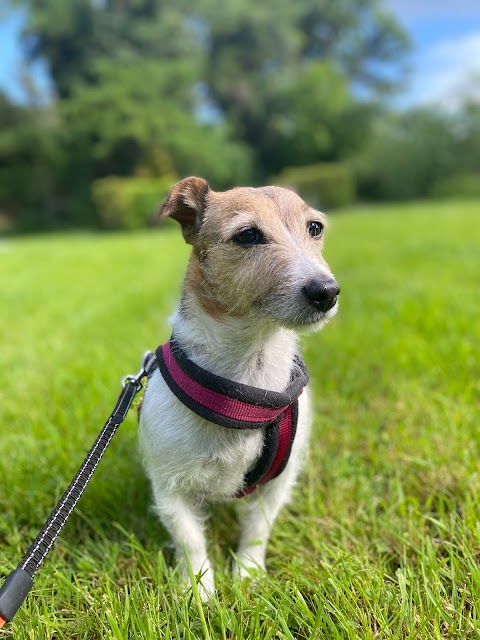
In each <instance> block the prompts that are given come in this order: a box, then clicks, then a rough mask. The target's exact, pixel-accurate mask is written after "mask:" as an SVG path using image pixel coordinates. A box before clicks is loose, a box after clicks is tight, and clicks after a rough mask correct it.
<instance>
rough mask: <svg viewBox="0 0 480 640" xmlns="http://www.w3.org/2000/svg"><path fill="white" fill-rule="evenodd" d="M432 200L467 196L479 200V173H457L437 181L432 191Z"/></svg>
mask: <svg viewBox="0 0 480 640" xmlns="http://www.w3.org/2000/svg"><path fill="white" fill-rule="evenodd" d="M432 196H433V197H434V198H457V197H458V196H467V197H472V198H480V173H458V174H456V175H455V174H454V175H451V176H448V177H446V178H443V180H437V182H436V183H435V184H434V186H433V189H432Z"/></svg>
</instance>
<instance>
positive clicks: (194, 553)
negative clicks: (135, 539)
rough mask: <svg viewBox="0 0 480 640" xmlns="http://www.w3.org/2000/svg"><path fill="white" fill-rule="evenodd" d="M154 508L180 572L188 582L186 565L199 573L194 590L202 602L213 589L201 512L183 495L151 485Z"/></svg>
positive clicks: (196, 573)
mask: <svg viewBox="0 0 480 640" xmlns="http://www.w3.org/2000/svg"><path fill="white" fill-rule="evenodd" d="M154 498H155V511H156V513H157V514H158V516H159V517H160V520H161V521H162V523H163V525H164V526H165V528H166V529H167V531H168V532H169V533H170V535H171V537H172V540H173V543H174V545H175V553H176V556H177V559H178V560H179V562H180V567H181V570H182V574H183V576H184V578H185V580H186V581H188V576H189V567H188V565H189V564H190V567H191V569H192V571H193V574H194V575H195V576H200V580H199V584H198V590H199V593H200V597H201V598H202V600H203V601H206V600H208V599H209V597H210V596H211V595H213V593H214V591H215V583H214V577H213V569H212V567H211V565H210V561H209V559H208V555H207V545H206V540H205V520H206V518H205V515H204V514H203V512H202V509H201V507H200V506H199V505H196V504H194V503H192V502H191V501H190V500H188V499H187V497H186V496H184V495H182V494H178V493H167V492H165V491H164V490H162V489H159V488H155V487H154Z"/></svg>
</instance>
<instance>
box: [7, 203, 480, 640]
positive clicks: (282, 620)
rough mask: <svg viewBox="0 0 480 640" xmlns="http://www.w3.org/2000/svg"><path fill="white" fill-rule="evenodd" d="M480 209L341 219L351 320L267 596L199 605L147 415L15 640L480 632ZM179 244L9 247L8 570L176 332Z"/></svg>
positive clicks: (134, 240)
mask: <svg viewBox="0 0 480 640" xmlns="http://www.w3.org/2000/svg"><path fill="white" fill-rule="evenodd" d="M479 215H480V206H479V205H478V204H477V203H473V202H471V203H469V202H451V203H442V204H438V203H428V202H425V203H419V204H410V205H395V206H394V205H392V206H388V207H375V208H372V209H370V208H360V209H355V210H351V211H349V212H345V213H343V214H342V215H338V216H336V217H332V220H331V228H330V230H329V233H328V236H327V241H326V243H327V244H326V255H327V258H328V260H329V262H330V264H331V266H332V268H333V270H334V272H335V274H336V276H337V278H338V280H339V281H340V283H341V286H342V296H341V298H342V299H341V309H340V312H339V314H338V316H337V317H336V319H335V320H334V321H333V322H332V323H331V324H329V325H328V326H327V327H326V328H325V330H324V331H323V332H322V333H320V334H317V335H315V336H310V337H308V338H305V339H304V340H303V350H304V355H305V358H306V361H307V363H308V365H309V369H310V372H311V377H312V384H313V386H314V388H315V403H316V405H315V409H316V411H315V416H316V418H315V425H314V434H313V438H312V447H311V454H310V459H309V462H308V465H307V468H306V471H305V473H304V475H303V477H302V480H301V482H300V483H299V485H298V487H297V489H296V491H295V499H294V501H293V502H292V503H291V505H290V506H289V507H288V508H287V509H285V510H284V511H283V512H282V514H281V516H280V518H279V520H278V522H277V524H276V526H275V529H274V533H273V537H272V540H271V543H270V545H269V551H268V566H269V575H268V577H266V578H265V579H264V580H262V581H261V582H260V583H258V584H257V585H248V584H244V583H239V582H236V581H235V580H233V579H232V576H231V574H230V571H229V560H228V557H229V552H230V550H231V549H232V548H234V544H235V539H236V527H235V524H234V521H233V516H232V512H231V510H230V509H229V508H219V509H217V510H216V513H215V516H214V518H213V521H212V527H211V533H210V544H211V550H212V557H213V560H214V563H215V565H216V567H217V586H218V598H217V599H215V600H214V601H213V602H211V603H210V604H209V605H203V606H202V605H200V604H199V603H198V601H197V599H196V598H195V594H187V595H185V594H184V593H183V592H182V587H181V582H180V580H179V576H178V574H177V572H176V570H175V568H174V567H175V565H174V563H173V561H172V552H171V549H170V546H169V543H168V539H167V537H166V535H165V533H164V531H163V530H162V528H161V526H160V525H159V523H158V522H157V520H156V518H155V517H154V515H153V514H152V513H151V511H150V510H149V504H150V496H149V487H148V485H147V482H146V480H145V478H144V475H143V471H142V468H141V465H140V460H139V455H138V453H137V446H136V419H135V415H134V414H135V412H133V411H132V412H131V415H130V416H129V418H128V419H127V421H126V422H125V423H124V424H123V425H122V427H121V429H120V431H119V433H118V434H117V435H116V436H115V439H114V440H113V442H112V444H111V445H110V449H109V451H108V452H107V454H106V456H105V459H104V460H103V461H102V463H101V465H100V467H99V469H98V471H97V473H96V475H95V477H94V479H93V480H92V482H91V484H90V486H89V488H88V489H87V491H86V493H85V495H84V497H83V498H82V500H81V501H80V504H79V507H78V509H77V511H76V512H75V515H74V516H73V517H72V518H71V521H70V522H69V523H68V524H67V526H66V528H65V530H64V532H63V534H62V536H61V538H60V539H59V541H58V543H57V545H56V546H55V549H54V551H53V552H52V554H51V555H50V556H49V558H48V560H47V562H46V564H45V566H44V567H43V569H41V571H40V572H39V574H38V576H37V579H36V581H35V586H34V589H33V590H32V592H31V593H30V595H29V597H28V599H27V601H26V603H25V604H24V606H23V607H22V608H21V609H20V610H19V612H18V613H17V615H16V617H15V620H14V621H13V623H11V624H10V625H8V626H5V627H4V628H3V630H2V631H0V639H2V640H3V638H12V637H15V638H16V640H23V639H33V640H43V639H52V640H53V639H55V640H60V639H68V640H77V639H78V640H80V639H81V640H90V639H91V640H93V639H96V638H102V639H108V640H110V639H112V640H124V639H128V638H134V639H135V640H136V639H143V638H145V639H150V638H166V639H168V638H175V639H179V638H186V639H193V638H201V639H202V638H204V639H208V638H210V639H211V640H213V639H217V638H219V639H225V640H227V639H233V638H235V639H239V640H242V639H245V640H246V639H250V638H259V639H262V640H264V639H270V638H275V639H278V638H282V639H293V638H295V639H297V638H298V639H304V638H305V639H306V638H315V639H316V638H318V639H320V638H325V639H328V640H330V639H336V638H338V639H340V638H341V639H344V638H347V639H352V640H354V639H363V638H365V639H374V638H375V639H376V638H379V639H380V638H381V639H387V638H411V639H416V640H418V639H429V638H434V639H437V638H460V639H466V638H468V639H470V638H480V564H479V559H480V523H479V520H480V518H479V516H480V504H479V489H480V475H479V462H478V461H479V453H480V452H479V449H480V432H479V425H478V415H479V408H480V375H479V373H480V372H479V369H480V365H479V363H480V346H479V345H480V322H479V319H478V300H479V288H478V287H479V282H480V280H479V277H480V262H479V258H480V253H479V246H480V217H479ZM187 256H188V248H187V247H186V246H184V245H183V243H182V241H181V238H180V234H177V233H175V232H172V231H166V232H164V233H153V232H144V233H143V232H142V233H138V234H131V235H122V234H119V235H91V236H90V235H61V236H51V237H40V238H30V239H25V238H22V239H10V240H5V241H3V242H1V243H0V279H1V281H2V286H1V288H0V300H1V302H0V305H1V316H2V327H3V331H2V335H1V338H0V340H1V348H0V425H1V426H0V448H1V451H2V457H1V459H0V486H1V487H2V491H1V493H0V514H1V515H0V574H3V575H5V574H6V573H7V572H9V571H10V570H11V569H13V568H14V566H15V565H16V564H17V562H18V561H19V559H20V557H21V556H22V555H23V552H24V551H25V548H26V546H27V545H28V544H29V543H30V541H31V540H32V539H33V538H34V537H35V535H36V534H37V532H38V530H39V528H40V527H41V526H42V524H43V522H44V520H45V518H46V516H47V515H48V514H49V513H50V511H51V509H52V507H53V506H54V504H55V503H56V500H57V499H58V498H59V497H60V495H61V494H62V493H63V491H64V489H65V488H66V486H67V485H68V483H69V482H70V480H71V478H72V477H73V474H74V473H75V471H76V469H77V467H78V466H79V464H80V462H81V461H82V459H83V456H84V454H85V453H86V451H87V450H88V448H89V447H90V445H91V443H92V442H93V440H94V439H95V437H96V435H97V433H98V431H99V430H100V427H101V426H102V425H103V422H104V421H105V419H106V417H107V416H108V414H109V412H110V411H111V408H112V406H113V403H114V401H115V399H116V397H117V394H118V391H119V379H120V378H121V377H122V376H123V375H125V374H127V373H131V372H134V371H136V370H137V368H138V364H139V359H140V356H141V354H142V353H143V351H144V350H145V349H147V348H153V347H156V346H157V345H158V344H160V343H161V342H162V341H164V340H165V339H167V338H168V335H169V331H168V325H167V320H166V319H167V318H168V314H169V313H170V312H171V311H172V310H173V308H174V305H175V301H176V299H177V297H178V294H179V287H180V283H181V279H182V274H183V270H184V267H185V263H186V259H187Z"/></svg>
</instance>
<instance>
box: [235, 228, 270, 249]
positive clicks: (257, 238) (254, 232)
mask: <svg viewBox="0 0 480 640" xmlns="http://www.w3.org/2000/svg"><path fill="white" fill-rule="evenodd" d="M233 239H234V240H235V242H236V243H237V244H242V245H248V244H261V243H262V242H265V238H264V236H263V234H262V232H261V231H259V230H258V229H257V228H256V227H251V228H250V229H242V230H241V231H239V232H238V233H237V234H236V235H235V236H233Z"/></svg>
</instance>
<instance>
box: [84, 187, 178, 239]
mask: <svg viewBox="0 0 480 640" xmlns="http://www.w3.org/2000/svg"><path fill="white" fill-rule="evenodd" d="M174 182H175V178H173V177H171V178H168V177H164V178H148V177H136V176H134V177H132V178H119V177H117V176H108V177H107V178H100V179H99V180H95V181H94V182H93V184H92V198H93V202H94V205H95V207H96V209H97V212H98V218H99V221H100V224H101V226H102V227H103V228H104V229H138V228H139V227H144V226H146V224H147V222H148V219H149V218H150V217H152V216H153V215H154V214H155V213H156V211H158V209H159V208H160V205H161V204H162V202H163V200H164V199H165V196H166V195H167V193H168V191H169V190H170V188H171V187H172V185H173V184H174Z"/></svg>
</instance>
